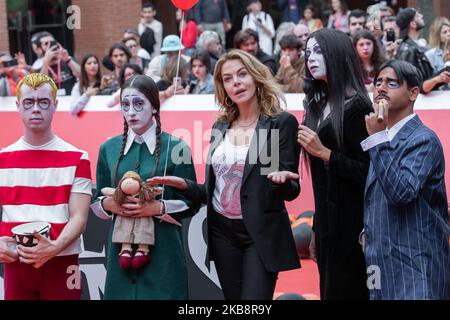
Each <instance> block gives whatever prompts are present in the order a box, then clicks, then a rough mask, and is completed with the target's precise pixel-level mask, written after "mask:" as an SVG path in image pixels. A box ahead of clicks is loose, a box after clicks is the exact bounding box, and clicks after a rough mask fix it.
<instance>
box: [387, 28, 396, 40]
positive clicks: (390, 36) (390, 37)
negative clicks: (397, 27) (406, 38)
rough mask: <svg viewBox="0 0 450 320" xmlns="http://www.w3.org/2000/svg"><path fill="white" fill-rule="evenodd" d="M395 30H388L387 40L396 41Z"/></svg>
mask: <svg viewBox="0 0 450 320" xmlns="http://www.w3.org/2000/svg"><path fill="white" fill-rule="evenodd" d="M395 38H396V37H395V31H394V30H388V31H386V41H387V42H395Z"/></svg>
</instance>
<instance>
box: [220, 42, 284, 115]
mask: <svg viewBox="0 0 450 320" xmlns="http://www.w3.org/2000/svg"><path fill="white" fill-rule="evenodd" d="M230 60H239V61H240V62H241V63H242V64H243V65H244V67H245V68H246V69H247V71H248V72H249V73H250V75H251V76H252V78H253V80H254V81H255V86H256V89H257V97H258V106H259V109H260V112H261V114H262V115H263V116H265V117H266V118H267V117H273V116H277V115H279V114H280V113H281V111H283V110H282V108H281V103H280V100H282V101H283V102H284V104H285V105H286V100H285V98H284V95H283V92H282V90H281V88H280V86H279V85H278V83H277V82H276V81H275V79H274V77H273V75H272V73H271V72H270V70H269V68H267V67H266V66H265V65H263V64H262V63H261V62H259V60H258V59H256V58H255V57H254V56H252V55H251V54H249V53H247V52H244V51H242V50H238V49H234V50H231V51H229V52H227V53H225V54H224V55H223V56H222V57H221V58H220V59H219V60H218V61H217V63H216V68H215V70H214V93H215V96H216V103H217V104H218V105H219V107H220V114H219V120H221V121H226V122H228V123H231V122H233V121H234V120H236V119H237V117H238V116H239V109H238V107H237V105H236V104H235V103H234V102H233V103H232V105H231V106H228V105H227V104H226V102H225V100H226V99H229V100H231V99H230V98H229V96H228V95H227V93H226V91H225V88H224V85H223V79H222V68H223V65H224V64H225V62H227V61H230ZM258 89H259V90H258Z"/></svg>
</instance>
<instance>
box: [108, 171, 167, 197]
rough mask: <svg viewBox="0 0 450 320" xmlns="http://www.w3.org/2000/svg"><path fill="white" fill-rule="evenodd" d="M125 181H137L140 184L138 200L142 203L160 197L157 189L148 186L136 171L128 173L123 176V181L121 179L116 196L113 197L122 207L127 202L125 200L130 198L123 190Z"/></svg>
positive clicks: (115, 192)
mask: <svg viewBox="0 0 450 320" xmlns="http://www.w3.org/2000/svg"><path fill="white" fill-rule="evenodd" d="M125 179H133V180H136V181H137V182H139V186H140V188H139V193H138V198H139V201H140V202H145V201H150V200H153V199H154V198H155V197H156V196H157V195H158V192H157V191H156V190H157V189H155V188H153V187H151V186H150V185H148V184H146V183H145V182H144V181H142V179H141V177H140V176H139V174H137V173H136V172H134V171H127V172H126V173H125V174H124V175H123V177H122V179H120V181H119V183H118V184H117V188H116V190H115V191H114V196H113V198H114V201H116V202H117V203H119V204H120V205H121V204H123V203H124V202H125V199H126V197H127V196H130V195H129V194H126V193H125V192H123V191H122V188H121V185H122V182H123V181H124V180H125ZM131 196H133V195H131Z"/></svg>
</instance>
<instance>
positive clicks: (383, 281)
mask: <svg viewBox="0 0 450 320" xmlns="http://www.w3.org/2000/svg"><path fill="white" fill-rule="evenodd" d="M420 78H421V77H420V75H419V73H418V71H417V69H416V68H415V67H414V66H412V65H411V64H409V63H407V62H404V61H395V60H394V61H388V62H386V63H385V64H384V65H382V66H381V68H380V71H379V72H378V75H377V76H376V77H375V93H374V101H375V103H374V110H375V111H374V112H373V113H371V114H370V115H369V116H366V127H367V131H368V133H369V137H368V138H367V139H366V140H364V141H363V142H362V143H361V146H362V147H363V150H365V151H368V153H369V155H370V160H371V163H370V169H369V174H368V177H367V181H366V193H365V200H364V237H365V246H364V251H365V256H366V264H367V268H368V281H367V285H368V287H369V292H370V298H371V299H414V300H416V299H448V298H449V296H450V295H449V289H450V250H449V242H448V239H449V238H448V236H449V227H448V215H447V197H446V191H445V181H444V169H445V164H444V155H443V150H442V145H441V143H440V141H439V138H438V137H437V136H436V134H435V133H434V132H433V131H432V130H430V129H429V128H427V127H426V126H425V125H424V124H423V123H422V122H421V121H420V119H419V117H418V116H417V115H416V114H415V113H414V111H413V106H414V102H415V100H416V99H417V96H418V94H419V87H420V84H421V79H420ZM383 109H384V110H383Z"/></svg>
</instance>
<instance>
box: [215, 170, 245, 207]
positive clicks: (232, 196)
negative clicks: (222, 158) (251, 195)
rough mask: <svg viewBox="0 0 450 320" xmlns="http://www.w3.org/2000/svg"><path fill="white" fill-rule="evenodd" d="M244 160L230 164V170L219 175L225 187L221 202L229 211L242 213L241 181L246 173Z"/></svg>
mask: <svg viewBox="0 0 450 320" xmlns="http://www.w3.org/2000/svg"><path fill="white" fill-rule="evenodd" d="M244 165H245V163H244V162H235V163H233V164H232V165H231V166H228V170H227V171H226V172H225V173H224V174H223V175H222V176H221V177H218V178H220V179H222V180H223V182H224V184H225V187H224V188H223V190H222V194H221V195H220V204H221V206H222V208H223V209H225V211H226V212H227V213H230V214H233V215H240V214H241V197H240V193H241V181H242V176H243V173H244Z"/></svg>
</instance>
